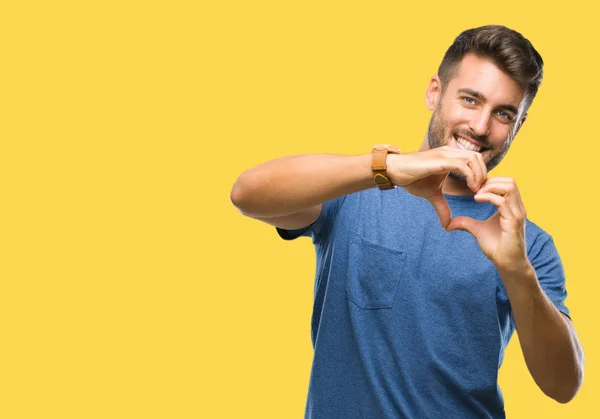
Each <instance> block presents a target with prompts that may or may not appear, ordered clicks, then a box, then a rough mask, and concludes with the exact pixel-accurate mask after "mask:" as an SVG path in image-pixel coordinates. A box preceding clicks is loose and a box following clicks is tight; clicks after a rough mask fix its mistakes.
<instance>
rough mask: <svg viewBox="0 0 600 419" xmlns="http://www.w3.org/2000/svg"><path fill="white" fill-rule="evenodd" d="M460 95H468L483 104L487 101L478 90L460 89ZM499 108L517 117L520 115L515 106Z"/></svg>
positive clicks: (501, 106)
mask: <svg viewBox="0 0 600 419" xmlns="http://www.w3.org/2000/svg"><path fill="white" fill-rule="evenodd" d="M458 93H466V94H467V95H469V96H473V97H474V98H475V99H479V100H481V101H482V102H486V101H487V99H486V97H485V96H484V95H483V93H481V92H478V91H476V90H472V89H467V88H463V89H458ZM498 108H499V109H503V110H505V111H509V112H512V113H513V114H515V115H518V113H519V110H518V109H517V108H515V107H514V106H513V105H500V106H498Z"/></svg>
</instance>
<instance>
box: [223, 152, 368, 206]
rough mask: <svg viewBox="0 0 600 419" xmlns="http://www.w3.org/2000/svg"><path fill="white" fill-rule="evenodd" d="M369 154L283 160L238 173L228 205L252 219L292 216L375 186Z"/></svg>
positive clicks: (302, 156)
mask: <svg viewBox="0 0 600 419" xmlns="http://www.w3.org/2000/svg"><path fill="white" fill-rule="evenodd" d="M371 159H372V158H371V154H365V155H360V156H344V155H336V154H308V155H297V156H289V157H283V158H280V159H276V160H272V161H269V162H266V163H263V164H261V165H259V166H257V167H254V168H252V169H249V170H247V171H245V172H244V173H242V174H241V175H240V177H239V178H238V179H237V181H236V182H235V184H234V186H233V189H232V190H231V201H232V202H233V204H234V205H235V206H236V207H238V209H239V210H240V211H242V212H243V213H244V214H246V215H249V216H255V217H277V216H284V215H289V214H294V213H297V212H299V211H303V210H305V209H308V208H310V207H313V206H315V205H318V204H322V203H324V202H326V201H329V200H331V199H334V198H337V197H340V196H343V195H348V194H350V193H354V192H358V191H361V190H364V189H368V188H372V187H374V186H375V183H374V181H373V176H372V171H371Z"/></svg>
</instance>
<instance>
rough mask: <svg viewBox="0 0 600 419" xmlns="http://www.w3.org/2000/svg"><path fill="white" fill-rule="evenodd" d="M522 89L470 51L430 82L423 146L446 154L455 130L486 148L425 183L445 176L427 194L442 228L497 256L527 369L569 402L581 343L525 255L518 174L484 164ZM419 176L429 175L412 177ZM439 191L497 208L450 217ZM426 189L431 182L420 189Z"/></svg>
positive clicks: (506, 139) (506, 133) (511, 120)
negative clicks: (481, 217) (494, 173)
mask: <svg viewBox="0 0 600 419" xmlns="http://www.w3.org/2000/svg"><path fill="white" fill-rule="evenodd" d="M524 93H525V92H524V90H523V89H521V87H520V86H519V85H518V84H517V83H516V82H515V81H514V80H512V79H511V78H510V77H509V76H508V75H507V74H505V73H503V72H502V71H501V70H500V69H499V68H498V67H496V66H495V64H493V63H492V62H491V61H488V60H486V59H482V58H480V57H477V56H475V55H467V56H465V57H464V59H463V61H462V62H461V66H460V68H459V70H458V72H457V75H456V76H455V77H454V78H453V79H452V80H450V81H449V82H448V84H447V86H446V87H445V88H444V89H442V84H441V81H440V79H439V78H438V77H437V76H435V77H433V78H432V79H431V81H430V84H429V87H428V88H427V93H426V105H427V107H428V108H429V109H430V110H432V111H433V114H432V118H431V122H430V124H429V129H428V134H427V136H426V137H425V140H424V141H423V145H422V147H421V152H425V153H427V152H434V151H435V150H444V151H443V152H445V153H448V154H446V156H451V155H452V153H456V151H455V150H457V149H459V147H458V144H457V142H456V139H455V135H460V136H461V137H464V138H467V139H468V140H470V141H472V142H473V143H476V144H478V145H481V146H483V147H485V148H484V149H482V150H480V152H472V154H474V155H475V158H472V157H471V159H469V160H468V161H467V166H468V167H472V170H471V172H472V174H471V172H469V171H468V170H466V169H460V170H448V171H446V172H445V174H446V177H444V176H445V175H444V172H442V173H441V174H438V175H436V176H437V178H436V181H435V182H429V185H432V184H437V182H438V181H439V180H440V178H443V181H442V183H441V187H440V188H439V189H435V191H434V193H433V194H432V195H431V196H429V197H428V199H429V200H430V201H431V202H432V204H433V205H434V207H435V208H436V210H437V211H438V214H441V215H440V220H441V222H442V225H445V226H446V230H447V231H449V232H450V231H454V230H463V231H467V232H469V233H470V234H472V235H473V236H474V237H475V238H476V239H477V242H478V244H479V246H480V247H481V250H482V251H483V253H484V254H485V256H487V257H488V258H489V259H490V260H491V261H492V262H493V263H494V265H495V266H496V268H497V269H498V272H499V273H500V275H501V277H502V280H503V282H504V285H505V287H506V290H507V293H508V296H509V299H510V302H511V307H512V308H513V312H514V315H515V322H516V325H517V332H518V334H519V341H520V344H521V349H522V351H523V355H524V357H525V361H526V364H527V367H528V369H529V371H530V373H531V375H532V376H533V378H534V380H535V382H536V383H537V384H538V386H539V387H540V388H541V389H542V391H544V393H545V394H547V395H548V396H550V397H552V398H554V399H555V400H557V401H559V402H561V403H566V402H568V401H570V400H571V399H572V398H573V397H574V396H575V394H576V393H577V391H578V390H579V388H580V386H581V384H582V382H583V363H584V356H583V349H582V347H581V344H580V342H579V340H578V338H577V334H576V332H575V329H574V327H573V324H572V323H571V321H570V319H569V318H568V317H566V316H565V315H564V314H562V313H560V312H559V311H558V310H557V309H556V308H555V306H554V305H553V304H552V302H551V301H550V300H549V299H548V297H547V296H546V295H545V293H544V292H543V290H542V289H541V287H540V286H539V282H538V279H537V277H536V274H535V270H534V268H533V267H532V265H531V263H530V261H529V259H528V257H527V250H526V243H525V221H526V216H527V214H526V210H525V206H524V204H523V201H522V199H521V196H520V193H519V189H518V187H517V184H516V182H515V180H514V179H513V178H509V177H495V178H488V177H487V171H488V170H491V169H493V168H494V167H495V166H496V165H497V164H498V163H499V162H500V161H501V160H502V158H503V157H504V155H505V154H506V153H507V152H508V149H509V148H510V144H511V143H512V141H513V140H514V138H515V136H516V134H517V132H518V131H519V129H520V128H521V126H522V125H523V123H524V122H525V120H526V116H525V115H524V109H523V107H524V106H523V98H524ZM427 150H429V151H427ZM447 175H449V176H447ZM482 177H483V178H482ZM424 180H425V181H426V180H427V177H426V178H425V179H420V180H419V181H417V182H416V183H418V182H423V181H424ZM408 186H409V188H410V186H411V185H410V184H409V185H408ZM425 189H427V188H425ZM440 190H441V191H443V192H444V193H448V194H455V195H474V199H475V200H476V201H477V202H489V203H491V204H493V205H495V206H496V207H497V208H498V212H497V213H496V214H495V215H493V216H492V217H490V218H489V219H487V220H485V221H477V220H474V219H472V218H469V217H456V218H453V219H451V220H450V221H448V220H449V217H450V213H449V208H448V205H447V203H446V200H445V198H444V197H443V194H441V193H440ZM409 192H410V190H409ZM420 192H421V193H423V191H422V190H421V191H420ZM429 192H431V189H429V190H428V191H427V192H426V193H425V195H427V194H428V193H429ZM421 196H422V195H421ZM424 197H426V196H424ZM432 197H434V198H433V199H432ZM426 198H427V197H426Z"/></svg>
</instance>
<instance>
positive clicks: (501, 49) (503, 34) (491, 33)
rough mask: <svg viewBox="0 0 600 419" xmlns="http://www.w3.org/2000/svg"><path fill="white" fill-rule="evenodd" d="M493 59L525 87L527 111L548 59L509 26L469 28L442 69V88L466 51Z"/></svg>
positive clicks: (445, 58)
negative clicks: (544, 59) (545, 60)
mask: <svg viewBox="0 0 600 419" xmlns="http://www.w3.org/2000/svg"><path fill="white" fill-rule="evenodd" d="M469 53H472V54H476V55H477V56H479V57H481V58H485V59H488V60H490V61H492V62H493V63H494V64H496V66H498V68H499V69H500V70H502V71H504V72H505V73H506V74H508V75H509V76H510V77H511V78H512V79H513V80H515V81H516V82H517V83H518V84H519V85H520V86H521V88H523V89H524V90H525V111H527V109H529V106H531V103H532V102H533V98H535V95H536V94H537V91H538V88H539V87H540V84H541V83H542V77H543V74H544V70H543V69H544V61H543V60H542V57H541V56H540V54H539V53H538V52H537V51H536V50H535V48H534V47H533V45H531V42H529V40H527V39H526V38H525V37H524V36H523V35H521V34H520V33H519V32H517V31H515V30H512V29H509V28H507V27H506V26H499V25H488V26H481V27H479V28H473V29H468V30H466V31H464V32H463V33H461V34H460V35H458V37H456V39H455V40H454V43H453V44H452V45H451V46H450V48H448V51H446V54H445V55H444V59H443V60H442V63H441V64H440V67H439V69H438V76H439V77H440V80H441V82H442V88H445V87H446V86H447V85H448V82H449V81H450V80H451V79H452V78H453V77H454V76H455V75H456V70H457V68H458V65H459V64H460V62H461V61H462V59H463V57H464V56H465V55H466V54H469Z"/></svg>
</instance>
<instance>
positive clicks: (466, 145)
mask: <svg viewBox="0 0 600 419" xmlns="http://www.w3.org/2000/svg"><path fill="white" fill-rule="evenodd" d="M454 140H455V141H456V144H457V145H458V147H459V148H462V149H463V150H469V151H477V152H479V151H481V150H482V149H483V147H481V146H480V145H477V144H475V143H473V142H471V141H469V140H467V139H465V138H463V137H457V136H454Z"/></svg>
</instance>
